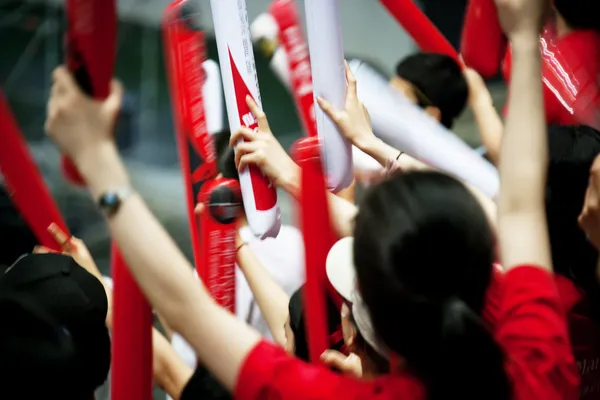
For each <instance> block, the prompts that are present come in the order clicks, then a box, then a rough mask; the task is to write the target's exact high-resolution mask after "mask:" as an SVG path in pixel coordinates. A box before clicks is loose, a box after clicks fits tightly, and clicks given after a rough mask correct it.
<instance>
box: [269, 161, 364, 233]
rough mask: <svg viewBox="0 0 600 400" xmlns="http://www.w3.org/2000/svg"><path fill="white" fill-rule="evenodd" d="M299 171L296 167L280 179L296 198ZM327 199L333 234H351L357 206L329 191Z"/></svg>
mask: <svg viewBox="0 0 600 400" xmlns="http://www.w3.org/2000/svg"><path fill="white" fill-rule="evenodd" d="M300 173H301V171H300V168H298V169H296V170H295V171H294V173H293V174H291V175H290V176H289V177H287V179H285V180H283V181H282V185H281V186H282V188H283V189H284V190H285V191H286V192H288V193H289V194H290V195H291V196H293V197H294V198H295V199H296V200H299V199H300V192H301V185H300ZM327 201H328V205H329V217H330V219H331V225H332V228H333V231H334V233H335V235H336V236H337V237H338V238H343V237H347V236H352V234H353V232H354V222H353V221H354V218H355V217H356V214H357V213H358V208H357V207H356V206H355V205H354V204H352V203H350V202H349V201H346V200H344V199H342V198H341V197H339V196H337V195H335V194H333V193H330V192H327Z"/></svg>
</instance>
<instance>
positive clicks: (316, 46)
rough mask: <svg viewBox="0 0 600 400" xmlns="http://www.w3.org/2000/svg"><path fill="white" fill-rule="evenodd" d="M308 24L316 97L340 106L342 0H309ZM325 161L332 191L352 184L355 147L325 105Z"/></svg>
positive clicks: (320, 123)
mask: <svg viewBox="0 0 600 400" xmlns="http://www.w3.org/2000/svg"><path fill="white" fill-rule="evenodd" d="M305 6H306V23H307V27H308V29H307V30H308V44H309V51H310V64H311V69H312V73H313V87H314V94H315V96H321V97H324V98H326V99H327V100H329V101H330V102H331V104H333V106H334V107H337V109H343V107H344V102H345V100H346V74H345V72H344V71H345V65H344V47H343V43H342V28H341V21H340V6H339V0H306V2H305ZM315 117H316V120H317V128H318V132H319V138H320V139H321V146H322V147H323V148H322V155H323V162H324V164H325V171H327V186H328V188H329V190H331V191H333V192H338V191H340V190H342V189H345V188H347V187H348V186H350V185H351V184H352V181H353V179H354V176H353V174H352V147H351V145H350V143H349V142H348V141H347V140H346V139H345V138H344V137H343V136H342V135H341V134H340V133H339V132H338V131H337V129H336V127H335V125H334V124H333V122H332V121H331V120H330V119H329V118H328V117H327V115H325V113H324V112H323V110H321V107H319V106H318V105H317V106H315Z"/></svg>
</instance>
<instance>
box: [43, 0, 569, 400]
mask: <svg viewBox="0 0 600 400" xmlns="http://www.w3.org/2000/svg"><path fill="white" fill-rule="evenodd" d="M497 1H498V4H499V9H500V17H501V21H502V23H503V26H504V28H505V31H506V33H507V35H508V36H509V37H510V38H511V41H512V43H513V57H514V58H513V62H514V68H515V70H514V75H513V79H512V82H511V85H512V86H511V96H514V98H513V99H511V102H510V108H509V113H508V122H507V127H506V134H505V138H504V143H503V146H504V148H503V154H502V157H501V162H500V173H501V179H502V191H501V193H500V197H499V199H498V202H499V205H500V208H499V228H498V236H499V239H500V240H499V241H500V250H501V258H502V262H503V264H504V265H505V267H506V269H507V271H508V272H507V275H506V278H505V283H504V293H503V297H502V312H501V318H500V321H499V323H498V326H497V331H496V333H495V339H496V340H495V341H494V340H492V337H491V335H490V334H489V332H488V331H487V330H486V329H485V328H484V327H483V325H482V322H481V320H480V318H479V317H478V316H477V309H478V308H481V307H483V303H484V297H485V289H486V287H487V284H488V282H489V279H490V276H491V269H490V268H489V265H490V264H491V262H492V260H493V255H494V249H493V241H494V236H493V235H492V231H491V228H490V225H489V223H488V221H487V219H486V216H485V214H484V212H483V210H482V208H481V206H480V205H479V203H478V202H477V200H476V199H475V198H474V197H473V196H472V194H471V193H470V192H469V191H468V190H467V188H466V187H465V186H464V185H462V184H461V183H459V182H458V181H456V180H455V179H453V178H451V177H448V176H445V175H443V174H439V173H436V172H415V173H411V174H407V175H406V176H404V177H396V178H394V179H393V180H391V181H389V182H386V183H384V184H382V185H380V186H377V187H374V188H373V189H372V190H371V191H370V193H369V195H367V200H366V201H365V203H363V206H365V205H366V207H365V208H362V209H361V210H360V211H359V213H358V215H357V218H356V227H355V230H354V236H355V245H354V263H355V266H356V272H357V287H358V290H359V291H360V293H361V296H362V298H363V299H364V302H365V305H366V307H367V310H368V311H369V313H370V318H371V320H372V323H373V327H374V332H375V334H376V335H377V337H378V338H379V339H380V340H381V342H382V343H383V345H385V346H386V348H387V349H388V350H389V351H390V352H392V353H393V354H394V355H395V356H397V357H398V358H399V359H400V360H401V361H402V363H401V364H402V365H400V364H398V365H395V367H396V369H395V371H394V373H392V374H390V375H386V376H384V377H381V378H379V379H376V380H373V381H360V380H356V379H353V378H349V377H345V376H341V375H339V374H336V373H334V372H332V371H329V370H327V369H326V368H325V367H323V366H319V365H309V364H306V363H304V362H302V361H300V360H298V359H296V358H294V357H291V356H289V355H287V354H286V353H285V351H284V350H283V349H281V348H280V347H278V346H276V345H273V344H270V343H267V342H265V341H263V340H262V339H261V337H260V335H259V334H258V333H257V332H256V331H254V330H253V329H252V328H250V327H249V326H248V325H247V324H245V323H244V321H241V320H239V319H237V318H235V317H234V316H233V315H231V314H230V313H229V312H228V311H226V310H224V309H222V308H221V307H219V306H218V305H217V304H216V303H215V302H214V300H213V299H212V298H211V297H210V295H209V293H208V291H207V290H206V288H205V287H204V286H203V284H202V283H201V282H200V283H199V282H197V281H195V280H194V279H193V272H192V268H191V265H190V264H189V262H188V261H187V260H186V259H185V257H184V256H183V255H182V253H181V251H180V250H179V249H178V248H177V246H176V245H175V244H174V243H173V241H172V240H171V239H170V238H169V236H168V234H167V233H166V232H165V231H164V229H163V228H162V227H161V226H160V224H159V223H158V222H157V220H156V219H155V217H154V216H153V215H152V213H151V212H150V211H149V209H148V207H147V205H146V204H145V203H144V201H143V200H142V199H141V198H140V196H139V195H137V194H135V192H134V191H132V190H131V185H130V181H129V178H128V174H127V172H126V169H125V167H124V165H123V162H122V160H121V159H120V157H119V155H118V152H117V149H116V147H115V145H114V141H113V138H112V127H113V124H114V119H115V116H116V114H117V111H118V105H119V104H118V101H117V100H116V99H115V98H114V96H111V97H109V99H107V100H106V101H104V102H97V101H95V100H93V99H90V98H87V97H86V96H85V95H84V94H83V93H81V91H79V89H78V88H77V85H76V83H75V82H74V80H73V78H72V76H71V75H70V74H69V73H68V71H67V70H66V69H65V68H58V69H57V70H56V71H55V73H54V76H53V78H54V87H53V88H52V95H51V98H50V101H49V104H48V119H47V121H46V128H47V130H48V132H49V134H50V136H51V137H52V138H53V139H54V140H55V141H56V142H57V145H58V146H59V147H60V149H61V150H62V151H63V152H64V153H65V154H66V155H67V156H69V157H70V158H71V159H72V160H73V161H74V163H75V165H76V166H77V168H78V170H79V171H80V172H81V174H82V176H83V177H84V178H85V180H86V182H87V183H88V186H89V189H90V191H91V193H92V196H94V198H96V199H100V200H104V201H100V203H101V206H102V207H101V208H102V210H104V211H106V219H107V221H108V224H109V226H110V229H111V233H112V237H113V239H114V240H116V242H117V243H118V245H119V248H120V249H121V251H122V253H123V256H124V257H125V259H126V262H127V265H128V266H129V269H130V271H131V273H132V275H133V276H134V278H135V279H136V281H137V283H138V285H139V286H140V288H141V289H142V290H143V291H144V293H145V295H146V296H147V298H148V300H149V301H150V302H151V303H152V305H153V306H154V307H155V308H156V310H157V311H158V312H159V313H160V314H161V315H162V316H163V317H164V318H165V320H166V321H167V323H168V324H169V325H170V326H171V327H172V328H173V329H174V330H175V331H177V332H179V333H181V335H182V336H183V337H184V338H185V339H186V340H187V341H188V342H189V343H190V344H191V346H192V347H193V348H194V350H195V351H196V353H197V356H198V359H199V361H200V362H202V363H203V364H204V365H205V366H206V367H207V369H208V370H210V371H211V372H212V373H213V374H214V375H215V377H216V378H217V379H218V380H219V381H220V382H221V383H222V384H223V385H224V386H225V387H226V388H227V389H228V390H230V391H231V392H234V393H235V395H236V397H237V398H241V399H330V398H355V399H366V398H379V399H396V398H403V399H424V398H430V399H431V398H433V399H435V398H444V399H446V398H461V399H481V398H485V399H490V398H491V399H494V398H498V399H508V398H512V399H534V398H535V399H550V400H553V399H557V400H558V399H560V400H565V399H566V400H569V399H574V398H576V397H577V384H578V379H577V375H576V371H574V369H575V366H574V361H573V357H572V355H571V351H570V345H569V340H568V334H567V329H566V324H565V317H564V312H563V310H562V308H561V306H560V300H559V298H558V294H557V291H556V287H555V285H554V281H553V274H552V263H551V256H550V249H549V247H550V246H549V241H548V237H547V229H546V220H545V215H544V212H543V199H544V188H545V183H544V180H545V174H546V168H547V159H546V132H545V125H544V119H543V101H542V88H541V76H540V68H539V66H540V56H539V51H538V49H537V38H538V35H539V26H540V25H541V21H542V18H543V15H544V13H545V11H546V10H545V8H544V6H545V5H546V3H545V1H544V0H510V1H509V0H497ZM532 43H533V45H532ZM355 90H356V82H355V81H353V78H352V77H351V75H350V76H349V95H350V100H351V101H349V102H348V104H347V107H346V110H344V111H342V112H340V113H336V116H337V117H339V118H337V117H336V123H338V125H340V124H342V125H345V126H346V127H347V128H348V129H357V130H359V129H361V128H363V127H364V126H365V124H367V122H366V119H367V118H366V114H365V113H364V110H363V108H362V105H360V103H359V102H358V101H354V100H353V97H352V96H355V95H356V92H355ZM75 105H76V106H75ZM248 105H249V106H250V107H251V109H252V112H253V113H254V114H255V116H256V118H257V120H258V123H259V132H254V131H250V130H248V129H245V128H242V129H240V130H239V131H238V132H237V133H236V134H235V135H233V137H232V141H233V142H238V140H239V139H240V138H244V139H246V141H245V142H243V143H239V144H238V145H237V148H236V160H237V162H238V168H239V167H240V166H242V167H244V166H245V165H248V164H258V166H259V167H260V168H261V169H262V171H263V172H264V173H265V175H266V176H268V177H269V178H270V179H271V180H272V182H273V183H274V184H276V185H279V186H281V187H287V188H288V189H290V191H292V192H294V190H296V192H297V185H298V181H299V180H298V175H297V174H298V168H297V166H295V165H294V164H293V162H292V161H291V160H289V158H288V157H287V155H286V154H285V151H283V149H282V148H281V146H280V145H279V144H278V143H277V142H276V140H275V139H274V136H273V134H272V133H271V132H270V130H269V127H268V122H267V119H266V116H265V114H264V113H263V112H262V111H261V110H260V109H259V108H258V106H257V105H256V104H255V103H254V102H252V101H251V100H248ZM357 110H359V111H360V112H356V111H357ZM356 116H358V117H359V118H358V119H356V120H352V118H353V117H356ZM360 118H362V120H361V119H360ZM523 131H527V133H528V134H527V135H523V134H522V133H523ZM294 188H296V189H294ZM123 193H127V195H123ZM107 198H111V199H116V200H115V201H112V202H111V203H110V204H107V203H106V199H107ZM330 200H331V197H330ZM337 201H341V202H343V200H341V199H337ZM338 204H341V203H338ZM386 211H390V213H389V214H388V213H386ZM377 221H379V222H380V223H379V224H376V222H377ZM345 223H347V221H345ZM394 224H395V226H394ZM383 232H387V234H386V235H384V234H383ZM140 233H142V234H140ZM413 246H414V248H413ZM417 249H420V250H424V251H425V252H424V253H423V252H422V253H418V252H417V251H416V250H417ZM441 262H444V263H443V264H442V263H441ZM405 263H406V264H405ZM467 272H471V274H467ZM411 324H414V326H411ZM419 327H420V328H421V329H418V328H419ZM309 329H310V327H309ZM503 367H504V368H503ZM450 377H453V378H455V379H454V380H452V379H450ZM508 378H510V380H509V379H508Z"/></svg>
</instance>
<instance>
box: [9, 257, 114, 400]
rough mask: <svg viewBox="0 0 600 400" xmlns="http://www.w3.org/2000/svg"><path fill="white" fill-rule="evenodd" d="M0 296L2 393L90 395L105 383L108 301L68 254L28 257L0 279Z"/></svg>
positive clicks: (107, 365)
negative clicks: (16, 365)
mask: <svg viewBox="0 0 600 400" xmlns="http://www.w3.org/2000/svg"><path fill="white" fill-rule="evenodd" d="M0 293H1V296H2V300H1V301H0V321H1V322H0V380H1V381H5V382H3V383H2V385H1V386H0V388H1V390H2V391H3V393H6V392H8V393H16V394H18V395H19V396H18V398H31V396H32V395H35V393H38V392H36V391H37V390H40V388H41V389H44V390H43V391H42V392H41V393H43V394H44V397H48V396H52V395H57V396H61V397H60V398H69V399H71V398H72V399H76V398H81V397H82V396H84V397H85V396H87V397H88V398H89V396H91V395H92V393H93V391H94V390H95V389H96V388H97V387H98V386H100V385H102V384H103V383H104V382H105V381H106V377H107V375H108V371H109V368H110V337H109V334H108V330H107V328H106V325H105V319H106V314H107V311H108V301H107V298H106V292H105V291H104V287H103V286H102V284H101V283H100V282H99V281H98V279H96V278H95V277H94V276H93V275H92V274H90V273H89V272H87V271H86V270H85V269H83V268H82V267H80V266H79V265H78V264H77V263H75V261H73V259H72V258H71V257H67V256H64V255H60V254H33V255H28V256H25V257H23V258H22V259H20V260H19V261H18V262H17V263H16V264H15V265H13V266H12V267H11V268H10V269H8V270H7V272H6V273H5V274H4V275H3V276H2V277H0ZM14 360H18V363H17V364H18V368H16V367H15V364H14V363H15V361H14ZM39 382H43V383H44V384H45V385H50V386H48V387H43V385H41V384H39ZM52 382H54V383H52ZM26 393H27V395H25V394H26Z"/></svg>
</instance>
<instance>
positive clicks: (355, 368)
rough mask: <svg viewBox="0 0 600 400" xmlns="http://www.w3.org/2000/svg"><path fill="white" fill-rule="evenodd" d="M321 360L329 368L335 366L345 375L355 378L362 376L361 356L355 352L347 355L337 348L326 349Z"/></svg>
mask: <svg viewBox="0 0 600 400" xmlns="http://www.w3.org/2000/svg"><path fill="white" fill-rule="evenodd" d="M321 361H322V362H323V364H325V365H326V366H328V367H329V368H335V369H337V370H338V371H340V372H341V373H343V374H344V375H347V376H351V377H353V378H362V376H363V373H362V363H361V361H360V357H359V356H357V355H356V354H354V353H350V355H349V356H346V355H344V354H342V353H340V352H339V351H336V350H325V351H324V352H323V354H321Z"/></svg>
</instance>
